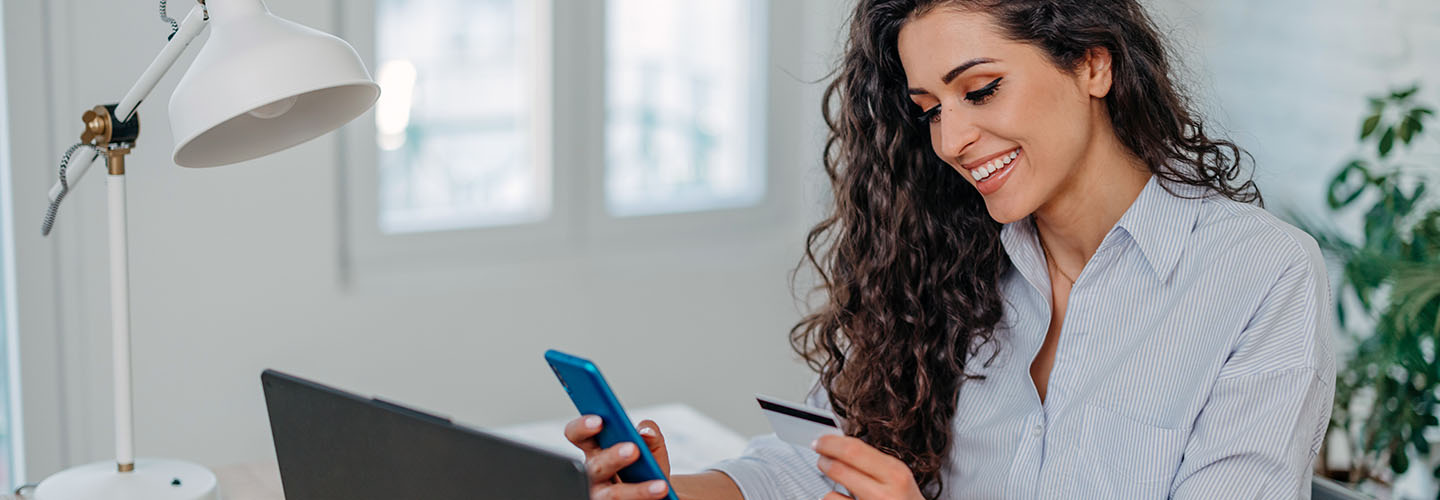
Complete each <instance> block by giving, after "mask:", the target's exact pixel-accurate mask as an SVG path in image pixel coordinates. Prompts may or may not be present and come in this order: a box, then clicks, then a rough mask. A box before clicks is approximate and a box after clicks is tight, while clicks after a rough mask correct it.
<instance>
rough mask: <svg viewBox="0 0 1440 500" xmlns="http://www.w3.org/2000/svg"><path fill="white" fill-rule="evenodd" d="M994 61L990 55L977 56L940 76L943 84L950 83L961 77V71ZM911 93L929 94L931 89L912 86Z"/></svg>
mask: <svg viewBox="0 0 1440 500" xmlns="http://www.w3.org/2000/svg"><path fill="white" fill-rule="evenodd" d="M993 62H995V60H994V59H991V58H988V57H977V58H974V59H971V60H969V61H965V62H963V63H960V65H959V66H956V67H955V68H954V69H951V70H950V72H948V73H945V76H942V77H940V83H943V84H945V85H949V84H950V82H952V81H954V80H955V79H956V78H959V77H960V74H961V73H964V72H966V71H969V70H970V68H973V67H976V66H979V65H981V64H989V63H993ZM909 93H910V95H917V94H929V93H930V92H929V91H926V90H925V89H920V88H914V87H912V88H910V91H909Z"/></svg>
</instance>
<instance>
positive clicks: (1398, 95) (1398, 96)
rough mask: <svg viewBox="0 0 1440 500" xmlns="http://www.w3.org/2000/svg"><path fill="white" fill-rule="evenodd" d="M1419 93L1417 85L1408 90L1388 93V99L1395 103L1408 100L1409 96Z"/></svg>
mask: <svg viewBox="0 0 1440 500" xmlns="http://www.w3.org/2000/svg"><path fill="white" fill-rule="evenodd" d="M1419 91H1420V85H1419V84H1416V85H1411V86H1410V88H1408V89H1402V90H1397V91H1395V92H1391V93H1390V97H1392V98H1394V99H1395V100H1397V101H1399V100H1405V99H1409V98H1410V96H1413V95H1415V93H1416V92H1419Z"/></svg>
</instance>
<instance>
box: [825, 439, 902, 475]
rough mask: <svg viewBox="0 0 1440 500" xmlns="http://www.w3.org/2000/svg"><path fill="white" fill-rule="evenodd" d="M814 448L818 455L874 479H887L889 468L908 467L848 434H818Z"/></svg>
mask: <svg viewBox="0 0 1440 500" xmlns="http://www.w3.org/2000/svg"><path fill="white" fill-rule="evenodd" d="M814 448H815V452H816V453H819V454H820V456H822V457H828V458H830V459H831V460H834V461H836V462H841V463H844V464H845V465H848V466H850V467H851V468H853V469H855V470H860V471H865V473H866V474H867V475H869V476H870V477H871V478H872V479H874V480H876V481H884V480H887V479H888V478H889V477H890V476H892V475H893V474H890V473H887V472H886V471H890V470H891V469H896V468H904V469H905V470H906V471H909V469H910V468H909V467H908V466H906V465H905V464H904V463H903V462H901V461H900V460H899V459H897V458H895V457H892V456H890V455H886V454H885V452H882V451H880V450H877V449H875V447H873V446H870V445H869V444H868V443H866V442H864V441H861V440H859V439H856V438H853V437H849V436H820V439H816V440H815V445H814Z"/></svg>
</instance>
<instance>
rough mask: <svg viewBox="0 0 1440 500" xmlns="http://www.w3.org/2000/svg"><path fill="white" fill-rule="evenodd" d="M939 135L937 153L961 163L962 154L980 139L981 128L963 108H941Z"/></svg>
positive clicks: (936, 141) (936, 142) (947, 159)
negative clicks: (969, 117) (963, 111)
mask: <svg viewBox="0 0 1440 500" xmlns="http://www.w3.org/2000/svg"><path fill="white" fill-rule="evenodd" d="M940 112H941V113H942V115H941V116H940V127H939V132H938V133H939V134H940V136H939V137H936V138H935V139H936V140H935V144H936V145H937V146H938V147H937V148H936V150H935V153H936V154H938V155H940V158H942V159H944V160H945V161H949V162H954V163H959V161H960V156H961V155H962V154H964V153H965V151H966V150H968V149H970V146H971V145H972V144H975V143H976V142H978V141H979V140H980V128H979V127H976V126H975V123H974V122H972V121H970V120H969V119H968V118H967V117H966V116H965V113H962V112H961V110H947V109H944V108H941V110H940Z"/></svg>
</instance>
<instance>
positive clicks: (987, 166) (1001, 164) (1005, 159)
mask: <svg viewBox="0 0 1440 500" xmlns="http://www.w3.org/2000/svg"><path fill="white" fill-rule="evenodd" d="M1019 156H1020V148H1015V149H1014V150H1013V151H1010V152H1009V153H1006V154H1002V155H1000V156H999V157H996V158H995V159H993V160H990V161H987V162H985V163H983V164H981V165H980V166H978V167H975V168H971V169H968V171H969V172H970V177H971V178H974V179H975V182H980V181H983V180H985V179H988V178H990V176H992V175H995V173H996V172H999V171H1002V170H1005V168H1006V167H1007V166H1009V165H1010V162H1012V161H1015V158H1016V157H1019Z"/></svg>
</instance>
